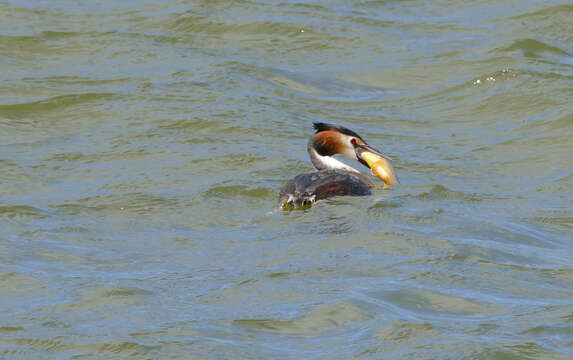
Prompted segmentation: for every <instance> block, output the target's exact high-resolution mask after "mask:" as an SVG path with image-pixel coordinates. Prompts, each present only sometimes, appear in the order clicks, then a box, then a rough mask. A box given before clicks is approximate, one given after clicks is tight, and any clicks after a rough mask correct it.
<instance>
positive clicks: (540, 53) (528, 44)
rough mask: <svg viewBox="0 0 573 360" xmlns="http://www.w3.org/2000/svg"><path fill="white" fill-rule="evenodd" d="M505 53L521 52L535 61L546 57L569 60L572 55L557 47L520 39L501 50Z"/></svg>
mask: <svg viewBox="0 0 573 360" xmlns="http://www.w3.org/2000/svg"><path fill="white" fill-rule="evenodd" d="M500 51H503V52H511V51H519V52H521V53H522V54H523V56H525V57H528V58H533V59H540V58H544V57H555V58H560V57H564V58H569V57H571V54H569V53H568V52H567V51H565V50H563V49H560V48H558V47H555V46H551V45H548V44H545V43H543V42H541V41H538V40H534V39H519V40H516V41H514V43H513V44H511V45H510V46H508V47H505V48H502V49H500Z"/></svg>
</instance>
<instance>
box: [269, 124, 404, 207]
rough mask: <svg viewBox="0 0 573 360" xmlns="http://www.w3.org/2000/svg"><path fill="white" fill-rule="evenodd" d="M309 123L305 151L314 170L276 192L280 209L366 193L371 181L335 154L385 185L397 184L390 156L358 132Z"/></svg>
mask: <svg viewBox="0 0 573 360" xmlns="http://www.w3.org/2000/svg"><path fill="white" fill-rule="evenodd" d="M313 125H314V129H315V130H316V132H315V133H314V135H312V137H311V138H310V140H309V141H308V146H307V150H308V154H309V155H310V161H312V164H313V165H314V166H315V167H316V168H317V169H318V171H315V172H312V173H307V174H300V175H297V176H295V177H294V179H292V180H290V181H289V182H287V183H286V185H285V186H284V187H283V188H282V190H281V191H280V193H279V201H280V203H281V207H282V208H283V209H290V208H300V207H305V206H308V205H311V204H312V203H314V202H315V201H318V200H321V199H326V198H329V197H332V196H341V195H351V196H360V195H369V194H370V188H371V187H373V186H375V184H374V183H373V182H372V181H371V180H370V179H369V178H368V177H366V176H365V175H363V174H361V173H360V171H358V170H356V169H355V168H353V167H352V166H349V165H346V164H345V163H343V162H341V161H339V160H336V159H335V158H333V157H332V156H333V155H335V154H341V155H343V156H346V157H347V158H350V159H353V160H357V161H359V162H360V163H361V164H363V165H365V166H367V167H368V168H370V169H371V171H372V174H373V175H377V176H378V177H379V178H380V179H381V180H382V181H383V182H384V184H385V187H387V186H393V185H396V184H398V179H397V178H396V174H395V173H394V169H392V165H391V164H390V161H389V160H391V159H390V158H389V157H388V156H386V155H383V154H382V153H381V152H380V151H378V150H376V149H373V148H372V147H370V146H368V144H366V142H365V141H364V140H363V139H362V138H361V137H360V135H358V134H357V133H355V132H354V131H352V130H349V129H347V128H345V127H342V126H336V125H331V124H325V123H314V124H313Z"/></svg>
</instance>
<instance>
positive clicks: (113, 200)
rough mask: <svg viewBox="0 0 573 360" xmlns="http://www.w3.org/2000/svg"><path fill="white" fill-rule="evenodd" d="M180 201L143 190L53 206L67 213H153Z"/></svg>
mask: <svg viewBox="0 0 573 360" xmlns="http://www.w3.org/2000/svg"><path fill="white" fill-rule="evenodd" d="M178 204H179V201H178V200H175V199H167V198H164V197H161V196H155V195H151V194H145V193H141V192H135V193H125V194H108V195H99V196H92V197H86V198H82V199H78V200H77V202H74V203H67V204H59V205H54V206H53V207H54V208H55V209H57V210H59V211H60V212H62V213H64V214H67V215H78V214H82V213H85V212H101V213H107V212H110V211H112V212H126V213H135V214H141V215H144V214H153V213H156V212H158V211H162V209H165V208H170V207H176V206H178Z"/></svg>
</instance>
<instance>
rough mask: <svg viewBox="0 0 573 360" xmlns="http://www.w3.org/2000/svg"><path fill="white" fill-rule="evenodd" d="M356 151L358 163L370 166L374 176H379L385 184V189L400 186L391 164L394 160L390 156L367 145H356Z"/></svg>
mask: <svg viewBox="0 0 573 360" xmlns="http://www.w3.org/2000/svg"><path fill="white" fill-rule="evenodd" d="M354 151H355V153H356V157H357V158H358V161H360V162H361V163H362V164H364V165H366V166H368V167H369V168H370V171H371V172H372V175H375V176H378V177H379V178H380V180H382V181H383V182H384V184H385V187H391V186H394V185H397V184H399V181H398V178H397V177H396V173H395V172H394V168H392V164H391V163H390V161H391V160H392V159H391V158H390V157H389V156H386V155H384V154H382V153H381V152H380V151H378V150H376V149H374V148H372V147H371V146H369V145H366V144H364V145H359V144H356V146H355V147H354Z"/></svg>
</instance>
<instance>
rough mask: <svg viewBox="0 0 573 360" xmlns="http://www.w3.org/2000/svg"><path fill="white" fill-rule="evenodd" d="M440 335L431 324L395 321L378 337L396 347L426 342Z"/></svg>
mask: <svg viewBox="0 0 573 360" xmlns="http://www.w3.org/2000/svg"><path fill="white" fill-rule="evenodd" d="M439 333H440V332H439V330H438V329H437V328H436V327H435V326H433V325H432V324H431V323H429V322H415V321H403V320H394V321H391V322H389V323H388V324H387V325H386V326H385V328H384V330H381V331H379V332H378V333H377V334H376V336H377V337H378V338H380V340H382V341H386V342H391V343H393V344H394V345H396V344H401V343H416V342H418V341H424V340H427V339H428V338H432V337H434V336H438V335H439Z"/></svg>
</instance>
